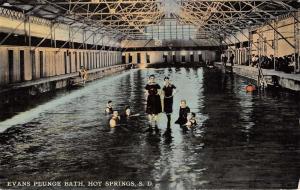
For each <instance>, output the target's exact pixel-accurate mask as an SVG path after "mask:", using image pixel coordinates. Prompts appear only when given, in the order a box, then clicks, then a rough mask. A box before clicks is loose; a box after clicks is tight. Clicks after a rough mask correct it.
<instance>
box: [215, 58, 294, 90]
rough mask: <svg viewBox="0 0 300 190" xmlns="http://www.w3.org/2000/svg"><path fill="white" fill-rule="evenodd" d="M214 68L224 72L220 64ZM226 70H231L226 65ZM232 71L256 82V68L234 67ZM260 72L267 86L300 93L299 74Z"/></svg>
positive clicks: (266, 70) (268, 70)
mask: <svg viewBox="0 0 300 190" xmlns="http://www.w3.org/2000/svg"><path fill="white" fill-rule="evenodd" d="M215 66H216V67H218V68H221V69H222V70H224V71H225V68H224V66H223V64H222V63H221V62H215ZM228 68H229V69H231V66H228V65H227V66H226V70H228ZM232 71H233V73H235V74H237V75H240V76H244V77H247V78H250V79H254V80H257V77H258V69H257V68H256V67H251V66H245V65H234V66H233V68H232ZM262 72H263V75H264V76H265V77H266V80H267V83H268V84H269V85H272V84H274V83H276V84H278V85H279V86H280V87H283V88H286V89H290V90H293V91H298V92H300V74H294V73H284V72H281V71H274V70H271V69H262Z"/></svg>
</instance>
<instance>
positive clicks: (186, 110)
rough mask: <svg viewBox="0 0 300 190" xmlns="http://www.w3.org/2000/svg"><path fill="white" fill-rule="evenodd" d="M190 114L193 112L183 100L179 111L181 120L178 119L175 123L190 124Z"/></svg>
mask: <svg viewBox="0 0 300 190" xmlns="http://www.w3.org/2000/svg"><path fill="white" fill-rule="evenodd" d="M190 112H191V110H190V108H189V107H188V106H187V105H186V100H181V101H180V109H179V118H178V119H177V121H176V122H175V123H176V124H179V125H184V124H186V123H187V122H188V120H187V115H188V113H190Z"/></svg>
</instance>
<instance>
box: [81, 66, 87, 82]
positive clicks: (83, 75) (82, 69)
mask: <svg viewBox="0 0 300 190" xmlns="http://www.w3.org/2000/svg"><path fill="white" fill-rule="evenodd" d="M87 75H88V74H87V70H86V69H85V68H84V66H81V67H80V71H79V77H81V79H82V81H83V84H85V82H86V80H87Z"/></svg>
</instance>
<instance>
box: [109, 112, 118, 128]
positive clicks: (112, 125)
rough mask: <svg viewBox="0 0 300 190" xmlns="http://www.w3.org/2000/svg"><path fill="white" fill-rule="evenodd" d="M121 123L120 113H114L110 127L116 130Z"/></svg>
mask: <svg viewBox="0 0 300 190" xmlns="http://www.w3.org/2000/svg"><path fill="white" fill-rule="evenodd" d="M119 123H120V116H119V113H118V111H114V112H113V115H112V117H111V119H110V120H109V126H110V127H111V128H115V127H116V126H118V125H119Z"/></svg>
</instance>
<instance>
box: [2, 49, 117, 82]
mask: <svg viewBox="0 0 300 190" xmlns="http://www.w3.org/2000/svg"><path fill="white" fill-rule="evenodd" d="M0 57H1V59H0V84H1V85H5V84H12V83H18V82H24V81H30V80H37V79H42V78H47V77H53V76H59V75H66V74H70V73H75V72H78V71H79V70H80V67H81V66H83V67H85V68H86V69H87V70H93V69H100V68H104V67H110V66H113V65H117V64H121V63H122V60H121V52H119V51H104V50H101V51H99V50H75V49H55V48H39V49H35V50H30V49H29V48H20V47H15V48H14V47H0Z"/></svg>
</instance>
